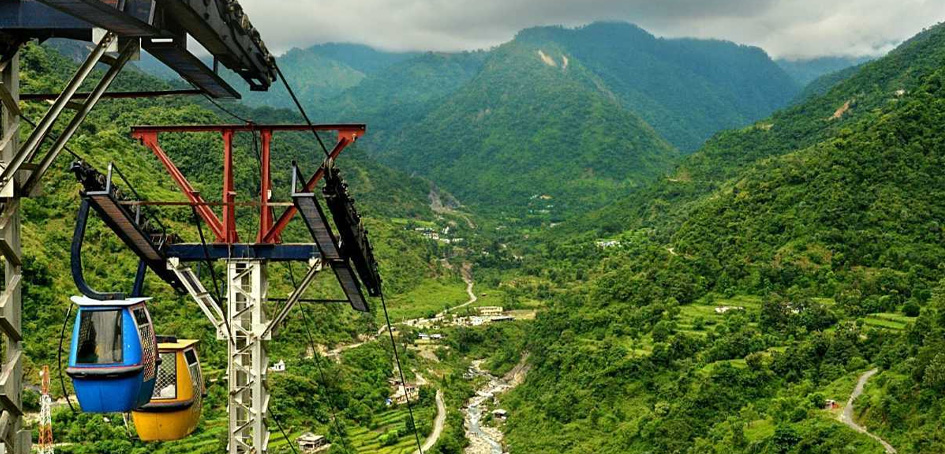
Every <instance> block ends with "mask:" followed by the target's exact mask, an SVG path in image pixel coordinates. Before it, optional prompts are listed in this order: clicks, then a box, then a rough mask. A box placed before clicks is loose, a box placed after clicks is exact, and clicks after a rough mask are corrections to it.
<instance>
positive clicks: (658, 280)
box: [507, 26, 945, 453]
mask: <svg viewBox="0 0 945 454" xmlns="http://www.w3.org/2000/svg"><path fill="white" fill-rule="evenodd" d="M943 60H945V26H937V27H934V28H932V29H929V30H928V31H925V32H923V33H921V34H920V35H918V36H916V37H915V38H913V39H911V40H910V41H908V42H906V43H904V44H903V45H902V46H901V47H900V48H898V49H897V50H895V51H894V52H892V53H890V54H889V55H888V56H887V57H885V58H883V59H880V60H878V61H876V62H872V63H868V64H866V65H864V66H863V68H862V69H861V70H860V71H859V72H857V74H855V75H854V76H852V77H851V78H849V79H848V80H846V81H844V82H841V83H840V84H839V85H837V86H835V87H834V88H833V89H831V90H829V91H828V92H827V94H825V95H823V96H820V97H814V98H812V99H810V100H808V101H807V102H804V103H802V104H800V105H798V106H796V107H793V108H790V109H788V110H786V111H784V112H780V113H778V114H776V115H774V116H773V117H771V118H770V119H767V120H763V121H761V122H759V123H757V124H755V125H753V126H751V127H748V128H745V129H742V130H737V131H731V132H725V133H722V134H720V135H718V136H717V137H715V138H714V139H712V140H711V141H710V142H709V143H708V144H707V145H706V146H705V147H703V149H702V150H700V151H699V152H697V153H696V154H694V155H692V156H691V157H689V158H687V159H685V160H684V161H683V162H682V163H681V164H680V165H679V167H678V168H677V170H676V171H675V172H674V173H673V175H671V176H669V177H667V178H664V179H662V180H661V181H659V182H657V183H654V184H653V185H651V186H650V187H648V188H647V189H645V190H641V191H637V192H636V193H635V194H634V195H633V196H632V197H631V200H627V201H624V202H622V203H620V204H617V205H615V206H614V207H611V208H608V209H607V210H604V211H603V212H601V213H597V215H595V216H593V217H591V218H590V219H588V220H585V221H583V222H579V223H577V226H576V227H575V228H573V229H571V230H564V231H553V232H555V233H553V234H552V235H553V236H552V237H551V238H546V239H541V240H536V246H537V247H539V248H540V249H541V250H543V251H544V252H543V254H542V255H541V257H542V259H540V264H539V262H536V263H533V264H531V265H530V266H531V267H532V268H533V272H535V273H538V274H541V275H544V276H549V278H552V279H555V280H556V281H557V282H561V283H562V285H563V286H564V287H567V290H565V291H563V292H562V293H561V294H560V295H559V296H558V297H557V298H555V299H554V300H555V302H554V304H553V308H552V309H551V310H550V311H549V312H548V313H547V314H545V315H544V316H541V317H539V320H538V322H537V324H536V326H535V327H534V328H533V330H532V333H531V336H530V341H529V345H528V350H529V351H530V352H531V358H533V360H532V364H533V366H534V369H533V370H532V372H531V374H530V376H529V378H528V380H527V381H526V383H525V385H523V387H521V388H519V389H517V390H516V391H514V393H513V397H512V399H510V401H509V402H507V403H508V404H510V406H511V408H512V410H511V411H512V413H513V414H514V415H516V417H515V418H514V419H512V420H510V423H509V428H510V432H509V435H510V440H509V443H510V445H511V446H514V447H515V448H516V450H517V451H518V452H524V453H529V452H536V453H537V452H590V451H593V452H613V453H617V452H689V453H723V452H724V453H741V452H744V453H748V452H761V453H807V452H815V453H821V452H823V453H827V452H841V451H842V450H844V449H846V450H850V451H851V452H868V453H874V452H875V453H880V452H883V451H884V450H883V448H882V447H881V446H880V445H879V444H878V443H876V442H875V441H873V440H871V439H869V438H867V437H865V436H861V435H859V434H857V433H856V432H855V431H853V430H851V429H849V428H847V427H844V426H843V425H842V424H841V423H840V422H838V421H837V418H836V412H833V411H831V410H823V407H824V405H825V403H826V402H827V400H828V399H830V400H835V401H837V402H841V405H842V402H845V401H846V399H847V398H848V397H849V395H850V393H852V392H853V384H854V383H855V382H856V379H857V377H859V376H860V375H861V374H862V373H863V372H864V371H866V370H868V369H870V368H871V367H874V366H875V367H878V368H879V375H878V376H877V378H874V379H873V380H876V382H877V383H879V384H878V385H870V387H868V388H867V389H868V392H867V396H866V397H863V398H861V399H859V400H857V401H856V406H855V409H856V411H855V412H854V413H853V414H854V415H855V416H856V417H861V418H862V419H863V420H865V422H866V425H867V426H868V427H869V428H870V429H871V430H875V431H877V432H878V433H879V434H880V435H882V436H884V437H885V438H887V439H888V440H890V441H891V442H892V444H893V445H894V446H895V447H896V448H898V449H899V452H904V453H928V452H940V451H942V450H943V449H945V445H943V444H942V440H941V439H940V437H938V436H929V434H931V433H935V434H938V433H939V432H940V430H941V428H940V427H938V423H937V421H939V419H940V417H941V408H942V401H941V398H940V392H939V391H940V390H941V389H942V383H943V382H942V379H941V377H942V376H943V374H942V372H941V369H942V364H945V362H943V356H942V354H941V353H939V352H940V348H941V338H940V337H939V334H940V333H941V329H942V328H941V326H940V325H941V323H940V321H938V318H940V314H941V313H942V297H941V292H942V289H941V286H940V285H939V283H938V282H939V280H940V279H941V278H942V276H941V271H940V263H941V262H942V257H943V256H945V249H943V247H942V239H943V233H945V232H943V230H942V227H941V225H940V222H941V221H940V220H941V219H942V216H943V215H945V202H943V200H945V198H943V193H945V186H943V184H945V183H943V180H942V179H941V178H937V177H936V175H937V173H938V172H937V170H936V169H940V168H941V166H942V160H943V157H945V136H943V135H942V134H941V128H940V125H941V124H942V122H943V120H945V90H943V86H945V85H943V81H945V69H943V68H942V65H941V62H942V61H943ZM597 223H601V224H605V227H604V228H602V229H598V230H596V231H595V232H594V233H591V234H588V233H582V232H585V231H587V230H593V227H592V226H594V225H595V224H597ZM556 230H557V229H556ZM600 238H608V239H610V240H611V242H609V243H608V246H607V248H602V247H601V246H595V240H597V239H600ZM535 260H538V259H535ZM576 263H577V264H579V265H578V266H574V264H576ZM555 264H557V265H555ZM565 283H566V284H565ZM919 314H922V315H921V316H920V317H918V318H916V316H917V315H919ZM535 433H542V434H544V436H535V435H534V434H535Z"/></svg>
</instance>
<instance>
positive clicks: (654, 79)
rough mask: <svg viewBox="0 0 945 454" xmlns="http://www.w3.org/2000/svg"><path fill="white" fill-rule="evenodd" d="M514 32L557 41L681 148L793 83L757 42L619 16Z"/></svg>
mask: <svg viewBox="0 0 945 454" xmlns="http://www.w3.org/2000/svg"><path fill="white" fill-rule="evenodd" d="M516 39H517V40H518V41H522V42H528V43H532V44H534V45H536V46H541V45H543V44H546V43H555V44H558V45H560V46H562V47H563V48H564V50H565V51H566V52H567V55H568V57H569V58H571V59H575V60H577V61H580V62H581V63H582V64H583V65H585V66H586V67H588V68H589V69H590V70H591V71H593V72H594V73H595V74H597V75H598V76H600V78H601V80H602V81H603V82H604V84H605V86H606V90H608V91H610V92H612V94H613V95H614V96H616V98H617V99H619V100H620V102H621V104H622V105H623V106H624V107H625V108H627V109H628V110H630V111H632V112H634V113H636V114H637V115H639V116H640V117H642V118H643V119H644V120H645V121H647V122H648V123H649V124H650V125H652V126H653V128H654V129H655V130H656V131H657V132H658V133H660V134H661V135H662V136H663V137H664V138H665V139H666V140H667V141H669V142H670V143H672V144H673V145H675V146H676V147H678V148H679V149H681V150H683V151H694V150H695V149H697V148H699V146H701V145H702V143H703V142H704V141H705V140H706V139H708V138H709V137H710V136H711V135H712V134H714V133H715V132H717V131H720V130H722V129H727V128H733V127H739V126H743V125H746V124H748V123H751V122H752V121H755V120H757V119H760V118H763V117H765V116H767V115H769V114H770V113H771V112H773V111H774V110H776V109H778V108H780V107H782V106H784V105H786V104H787V102H788V101H790V100H791V98H793V97H794V95H795V94H796V93H797V90H798V86H797V85H796V84H795V83H794V82H793V81H792V80H791V79H790V78H789V77H788V76H787V74H785V73H784V72H783V71H782V70H781V69H780V68H779V67H778V66H777V65H775V64H774V62H772V61H771V59H770V58H769V57H768V55H767V54H765V52H764V51H763V50H761V49H758V48H752V47H747V46H739V45H737V44H734V43H730V42H724V41H709V40H696V39H660V38H656V37H654V36H653V35H651V34H650V33H648V32H646V31H645V30H643V29H641V28H639V27H636V26H634V25H631V24H627V23H594V24H591V25H588V26H586V27H581V28H576V29H567V28H561V27H543V28H536V29H529V30H525V31H523V32H521V33H520V34H519V35H518V37H517V38H516Z"/></svg>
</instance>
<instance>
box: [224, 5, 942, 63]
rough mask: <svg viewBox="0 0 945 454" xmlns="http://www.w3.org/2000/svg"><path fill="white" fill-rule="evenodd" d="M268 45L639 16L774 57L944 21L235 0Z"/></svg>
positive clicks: (666, 28)
mask: <svg viewBox="0 0 945 454" xmlns="http://www.w3.org/2000/svg"><path fill="white" fill-rule="evenodd" d="M240 3H241V4H242V5H243V8H244V9H245V10H246V11H247V12H248V13H249V15H250V18H251V19H252V21H253V23H254V24H255V25H256V27H257V28H259V29H260V30H261V31H262V34H263V37H264V39H265V40H266V42H267V44H268V45H269V47H270V49H272V50H273V51H275V52H276V53H282V52H285V51H286V50H288V49H290V48H292V47H306V46H309V45H313V44H320V43H325V42H354V43H363V44H368V45H371V46H374V47H378V48H382V49H386V50H441V51H455V50H465V49H481V48H488V47H491V46H494V45H497V44H501V43H503V42H505V41H508V40H510V39H511V38H512V37H513V36H514V35H515V33H516V32H517V31H518V30H520V29H523V28H527V27H533V26H536V25H551V24H563V25H568V26H578V25H583V24H586V23H588V22H592V21H596V20H622V21H628V22H633V23H636V24H638V25H640V26H642V27H643V28H646V29H647V30H649V31H651V32H653V33H654V34H656V35H658V36H670V37H680V36H692V37H701V38H720V39H727V40H731V41H735V42H738V43H742V44H752V45H756V46H759V47H762V48H763V49H765V50H767V51H768V53H769V54H771V55H772V56H774V57H785V58H800V57H817V56H864V55H869V56H876V55H880V54H883V53H885V52H887V51H889V50H890V49H891V48H892V47H894V46H895V45H896V44H898V43H900V42H901V41H902V40H904V39H907V38H909V37H911V36H913V35H915V34H916V33H918V32H919V31H921V30H922V29H923V28H924V27H928V26H931V25H934V24H935V23H937V22H940V21H943V20H945V1H943V0H241V1H240Z"/></svg>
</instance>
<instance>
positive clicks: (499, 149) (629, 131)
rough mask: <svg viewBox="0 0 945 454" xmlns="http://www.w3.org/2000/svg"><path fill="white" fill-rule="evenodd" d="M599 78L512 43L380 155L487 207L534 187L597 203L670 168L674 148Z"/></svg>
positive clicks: (551, 54)
mask: <svg viewBox="0 0 945 454" xmlns="http://www.w3.org/2000/svg"><path fill="white" fill-rule="evenodd" d="M599 83H600V80H599V79H598V77H597V76H596V75H595V74H594V73H593V72H591V71H589V70H588V69H587V68H586V67H584V66H583V65H582V63H581V62H580V61H577V60H570V59H569V58H568V56H567V55H566V54H563V53H562V52H561V51H560V50H559V48H557V47H548V46H545V47H544V48H542V47H540V46H537V45H533V44H530V43H525V42H513V43H510V44H507V45H504V46H502V47H500V48H498V49H496V50H494V51H493V52H491V54H490V55H489V58H488V59H487V61H486V62H485V65H484V67H483V69H482V70H481V72H480V73H479V74H477V75H476V77H475V78H474V79H473V80H472V81H470V82H469V83H468V84H466V85H465V86H463V87H462V88H461V89H460V90H458V91H457V92H456V93H454V94H453V95H451V96H449V97H448V98H447V99H446V100H445V101H443V102H442V103H441V104H440V105H439V106H438V107H436V108H435V109H433V110H432V111H431V112H430V113H428V114H427V115H425V116H424V117H423V118H422V119H421V120H420V121H419V122H417V123H416V124H414V125H411V126H410V127H409V128H405V129H404V130H403V131H402V132H401V133H400V134H398V136H397V137H396V138H395V139H394V140H393V141H392V143H391V144H390V145H389V146H387V147H384V148H382V149H380V150H378V154H379V156H380V157H381V159H382V160H383V161H385V162H389V163H391V164H392V165H397V166H398V167H400V168H403V169H413V170H417V171H419V172H420V173H422V174H424V175H430V176H431V177H432V178H433V179H434V180H435V181H438V182H442V184H443V185H446V187H448V188H450V189H451V190H452V192H453V193H454V194H456V195H457V196H458V197H459V198H460V200H474V201H476V202H477V203H479V204H481V205H483V206H488V207H508V206H515V205H524V204H525V203H527V202H528V200H529V198H530V197H532V196H535V195H550V196H552V197H554V198H555V199H556V200H557V201H556V202H555V203H558V204H559V205H562V204H563V206H561V207H560V208H563V209H565V210H568V209H570V210H574V209H575V208H576V206H577V205H580V206H587V205H590V206H593V205H599V204H600V203H601V202H602V201H603V198H604V197H606V195H607V194H613V193H617V192H621V191H623V190H625V188H628V187H632V186H633V185H637V184H639V183H641V182H642V181H643V180H644V179H645V178H647V177H651V176H655V175H657V174H659V173H660V172H661V171H663V170H666V169H668V168H669V165H670V163H671V162H672V159H673V157H674V156H675V154H676V152H675V150H674V149H673V148H672V147H671V146H670V145H669V144H667V143H666V142H664V141H663V140H662V139H661V138H660V137H659V136H658V135H657V134H656V133H655V132H654V131H653V130H652V129H651V128H650V127H649V126H648V125H647V124H646V123H644V122H643V121H642V120H641V119H640V118H638V117H637V116H635V115H634V114H633V113H631V112H628V111H626V110H623V109H621V108H620V106H619V104H617V103H616V102H614V101H613V100H612V99H611V98H609V97H607V96H606V95H605V94H604V93H602V92H600V91H599V90H598V89H597V88H596V87H597V86H598V84H599ZM569 204H570V205H569Z"/></svg>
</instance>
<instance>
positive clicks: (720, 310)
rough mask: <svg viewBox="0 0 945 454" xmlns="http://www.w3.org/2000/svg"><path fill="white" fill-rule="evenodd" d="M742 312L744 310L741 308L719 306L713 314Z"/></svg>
mask: <svg viewBox="0 0 945 454" xmlns="http://www.w3.org/2000/svg"><path fill="white" fill-rule="evenodd" d="M743 310H745V308H744V307H741V306H719V307H717V308H715V313H716V314H726V313H728V312H731V311H743Z"/></svg>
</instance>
